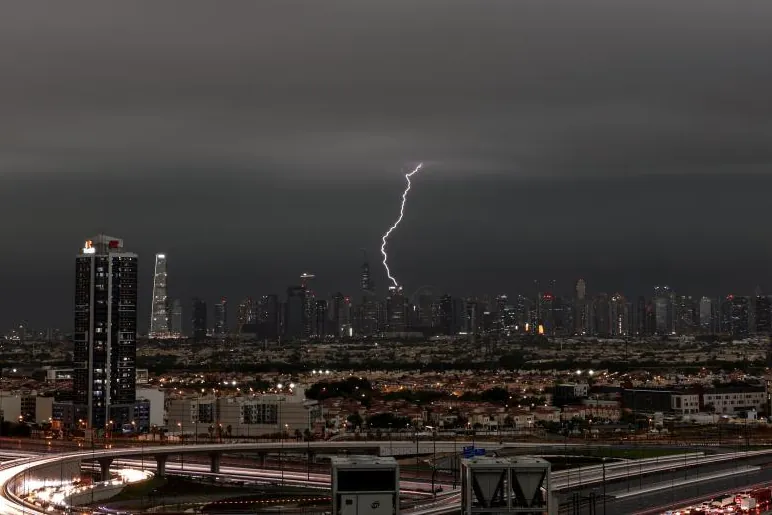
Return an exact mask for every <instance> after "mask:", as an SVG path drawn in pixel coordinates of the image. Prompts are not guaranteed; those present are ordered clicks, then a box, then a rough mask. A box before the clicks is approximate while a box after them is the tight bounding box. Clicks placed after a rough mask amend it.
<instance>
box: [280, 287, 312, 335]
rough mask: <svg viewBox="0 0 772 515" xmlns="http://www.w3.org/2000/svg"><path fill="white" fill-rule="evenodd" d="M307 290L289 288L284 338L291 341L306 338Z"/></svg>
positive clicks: (303, 288)
mask: <svg viewBox="0 0 772 515" xmlns="http://www.w3.org/2000/svg"><path fill="white" fill-rule="evenodd" d="M307 325H308V320H307V317H306V288H305V287H304V286H290V287H289V288H287V304H286V311H285V314H284V337H285V338H287V339H289V340H294V339H300V338H303V337H305V336H306V326H307Z"/></svg>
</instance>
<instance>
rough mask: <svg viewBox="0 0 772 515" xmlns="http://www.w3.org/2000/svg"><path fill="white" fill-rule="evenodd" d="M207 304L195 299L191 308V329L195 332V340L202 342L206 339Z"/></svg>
mask: <svg viewBox="0 0 772 515" xmlns="http://www.w3.org/2000/svg"><path fill="white" fill-rule="evenodd" d="M206 315H207V309H206V302H205V301H203V300H201V299H199V298H194V299H193V302H192V306H191V317H190V327H191V331H192V332H193V338H194V339H195V340H196V341H201V340H203V339H205V338H206V328H207V327H206Z"/></svg>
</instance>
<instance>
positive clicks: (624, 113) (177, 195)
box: [0, 0, 772, 331]
mask: <svg viewBox="0 0 772 515" xmlns="http://www.w3.org/2000/svg"><path fill="white" fill-rule="evenodd" d="M181 6H182V7H181ZM181 12H184V13H185V16H184V17H180V13H181ZM770 15H772V4H769V3H768V2H761V1H749V2H744V3H743V4H742V5H738V4H732V3H728V2H723V1H719V0H707V1H700V2H697V1H696V0H689V1H686V2H679V3H673V2H666V1H664V0H655V1H653V2H646V3H634V4H625V5H622V4H619V3H618V2H613V1H611V0H589V1H587V2H582V3H581V5H580V4H577V3H575V2H570V1H563V0H554V1H550V0H547V1H544V0H539V1H529V0H525V1H522V2H517V3H506V2H503V3H498V2H490V3H486V4H485V5H484V6H480V5H471V4H469V3H468V2H464V1H462V0H458V1H455V0H444V1H441V2H440V1H439V0H427V1H425V2H421V3H420V4H415V3H414V2H407V1H405V0H394V1H392V2H388V3H385V4H378V5H370V4H362V3H360V2H354V1H351V0H331V1H330V2H325V3H324V4H323V5H322V4H318V3H307V2H298V3H296V2H285V1H281V2H273V1H271V0H268V1H266V2H260V3H259V4H240V5H238V6H236V5H232V6H229V7H228V8H222V7H219V8H215V7H214V6H213V5H211V4H208V3H205V2H198V1H195V0H194V1H187V2H185V3H184V4H183V3H180V4H179V5H177V4H176V3H175V2H174V1H172V2H171V4H170V3H165V4H163V5H158V4H149V3H148V4H147V5H146V4H144V3H143V2H139V3H127V4H118V5H112V4H111V5H108V4H92V3H89V4H88V5H87V4H85V3H84V4H83V5H81V4H80V3H79V2H76V3H68V4H67V5H63V4H56V3H51V4H50V5H48V6H47V9H40V8H38V7H35V6H32V5H29V4H18V5H14V6H13V8H12V9H7V10H6V12H5V13H4V16H3V19H2V20H0V65H2V67H3V69H4V71H5V73H4V77H5V79H4V81H3V82H2V83H0V111H2V112H3V120H4V124H3V128H2V129H0V134H2V138H0V216H2V218H3V219H4V220H5V221H6V223H5V224H3V225H2V226H0V239H2V241H4V242H5V248H4V249H3V252H2V254H0V285H2V289H3V293H2V295H0V328H7V327H11V326H12V325H13V324H14V323H18V322H19V321H21V320H28V321H29V322H30V324H32V325H33V326H38V325H42V326H45V325H52V326H60V327H63V328H65V327H69V326H70V325H71V324H72V310H73V288H74V277H73V275H74V259H75V255H76V253H77V251H78V248H79V246H80V245H81V244H82V242H83V240H84V239H85V238H87V237H89V236H92V235H94V234H96V233H99V232H104V233H106V234H110V235H114V236H116V237H119V238H123V239H124V240H125V242H126V246H127V249H129V250H131V251H134V252H137V253H138V254H139V256H140V263H139V269H140V274H141V275H140V277H141V282H140V306H139V309H140V311H139V313H140V322H139V327H140V330H141V331H144V328H145V326H146V325H147V319H148V318H149V316H150V294H151V293H150V282H151V276H152V264H153V263H152V259H153V258H152V256H153V254H155V253H156V252H165V253H167V254H168V255H169V273H170V278H169V287H170V295H171V296H172V297H178V298H180V299H181V300H182V302H183V307H184V309H185V310H186V314H185V320H186V321H187V320H188V318H189V317H188V314H187V312H188V311H189V304H190V298H191V297H194V296H200V297H202V298H205V299H206V300H207V301H208V302H209V303H210V305H211V303H212V302H213V301H214V300H215V299H217V298H219V297H221V296H227V297H228V298H229V299H231V300H232V305H234V306H235V305H236V304H237V303H238V302H239V301H240V300H241V299H242V298H243V297H245V296H247V295H251V296H253V297H257V296H258V295H260V294H264V293H278V294H280V295H281V294H283V293H284V292H285V291H286V288H287V286H289V285H292V284H296V283H297V282H298V280H299V279H298V276H299V275H300V273H302V272H304V271H310V272H313V273H315V274H316V275H317V277H318V279H317V280H316V285H317V286H316V287H315V289H316V290H317V291H318V292H319V293H320V294H323V295H327V294H329V293H333V292H336V291H342V292H343V293H346V294H350V295H352V296H354V297H355V296H356V292H357V288H358V274H359V266H360V265H361V261H362V258H361V253H360V250H359V249H360V248H366V249H367V250H368V253H369V255H370V264H371V268H372V271H373V276H374V279H375V282H376V285H377V287H378V289H379V291H381V292H383V291H385V288H386V285H387V283H386V277H385V274H384V273H383V268H382V267H381V266H380V255H379V245H380V237H381V234H382V233H383V231H385V229H386V228H387V227H388V226H389V225H390V224H391V223H392V222H393V220H394V218H395V216H396V214H397V210H398V206H399V197H400V194H401V192H402V189H403V187H404V179H403V177H402V175H401V173H400V170H401V169H403V168H408V167H409V166H411V165H412V164H414V163H416V162H418V161H423V162H425V163H426V168H425V169H424V171H422V172H421V174H420V176H418V177H416V180H415V182H414V189H413V190H412V191H411V195H410V199H409V205H408V210H407V212H406V216H405V219H404V221H403V223H402V225H400V227H399V229H398V230H397V232H395V233H394V235H393V237H392V240H391V242H390V247H389V248H390V251H391V252H390V255H391V258H390V264H391V265H392V268H393V270H394V272H395V275H396V277H398V278H399V280H400V281H401V282H402V283H404V284H406V285H407V287H406V290H407V291H409V292H410V291H413V290H414V289H415V288H417V287H419V286H421V285H424V284H431V285H434V286H435V287H436V289H437V291H438V293H443V292H449V293H451V294H454V295H474V294H484V293H488V294H491V295H494V294H496V293H502V292H503V293H509V294H516V293H522V292H531V291H532V283H533V280H534V279H536V278H539V279H541V280H542V281H543V282H545V283H546V282H547V281H549V280H550V279H556V280H557V281H558V290H559V293H563V294H566V293H568V292H570V291H571V288H572V287H573V283H574V282H575V281H576V280H577V279H578V278H580V277H582V278H584V279H585V280H586V281H587V285H588V292H599V291H605V292H607V293H614V292H617V291H619V292H621V293H623V294H625V295H627V296H637V295H639V294H647V295H648V294H650V292H651V289H652V288H653V286H654V285H656V284H669V285H671V286H672V287H673V288H674V290H675V291H676V292H684V293H689V294H692V295H695V296H699V295H710V296H717V295H723V294H726V293H730V292H734V293H738V294H749V295H750V294H752V293H753V291H754V289H755V288H756V287H757V286H760V287H761V288H762V290H764V291H772V278H771V277H770V273H769V268H770V266H769V263H772V238H770V237H769V229H768V226H769V223H768V214H767V210H766V209H765V208H766V206H767V204H768V198H767V196H768V195H767V194H766V192H768V191H772V174H770V169H772V168H770V161H771V159H770V145H769V135H770V133H771V132H770V130H771V129H772V116H771V115H772V111H771V110H772V107H770V104H769V102H766V101H765V99H766V98H767V96H768V91H769V90H770V86H772V69H770V67H769V66H768V63H767V59H766V56H767V55H768V54H769V52H770V50H772V45H770V43H769V41H768V40H769V38H768V23H767V20H768V19H769V18H770ZM143 313H146V315H143ZM231 316H232V315H231Z"/></svg>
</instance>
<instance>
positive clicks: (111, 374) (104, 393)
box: [73, 234, 137, 429]
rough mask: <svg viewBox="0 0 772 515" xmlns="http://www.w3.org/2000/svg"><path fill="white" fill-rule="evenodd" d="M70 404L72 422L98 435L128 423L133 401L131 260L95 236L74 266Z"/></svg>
mask: <svg viewBox="0 0 772 515" xmlns="http://www.w3.org/2000/svg"><path fill="white" fill-rule="evenodd" d="M73 342H74V350H73V358H74V359H73V361H74V363H73V404H74V407H75V414H76V418H78V419H83V420H85V421H86V423H87V424H88V426H89V427H91V428H94V429H103V428H104V427H105V425H106V424H107V422H108V421H110V420H112V421H113V423H114V424H115V425H118V424H125V423H129V422H130V421H131V419H132V417H133V416H134V413H133V412H134V405H135V401H136V356H137V255H136V254H133V253H130V252H126V251H124V249H123V240H120V239H118V238H112V237H110V236H105V235H104V234H100V235H98V236H94V237H93V238H91V239H89V240H87V241H86V243H85V245H84V246H83V248H82V249H81V251H80V255H78V257H77V258H76V262H75V324H74V332H73Z"/></svg>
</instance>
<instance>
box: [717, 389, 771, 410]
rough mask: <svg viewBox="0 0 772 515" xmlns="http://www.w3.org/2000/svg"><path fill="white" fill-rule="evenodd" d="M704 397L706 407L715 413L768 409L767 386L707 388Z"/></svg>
mask: <svg viewBox="0 0 772 515" xmlns="http://www.w3.org/2000/svg"><path fill="white" fill-rule="evenodd" d="M702 399H703V405H704V406H705V407H706V408H705V409H706V410H707V411H714V412H715V413H727V414H729V413H737V412H740V411H750V410H755V411H760V412H766V411H767V389H766V387H765V386H721V387H718V388H712V389H710V390H705V392H704V393H703V394H702ZM711 407H712V409H711Z"/></svg>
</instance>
